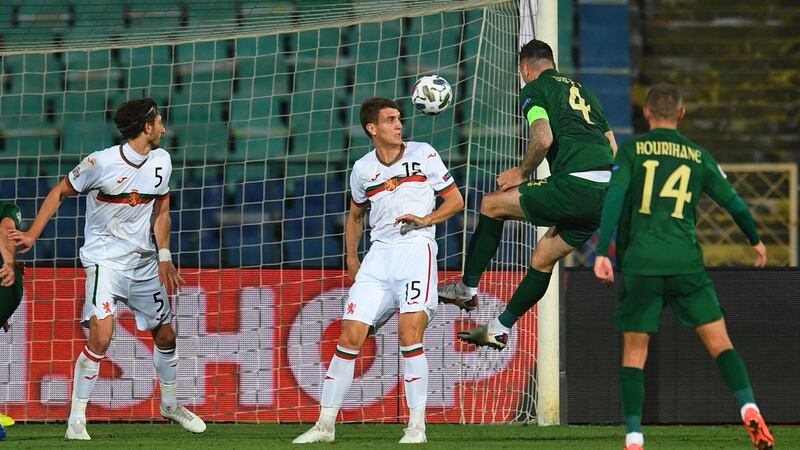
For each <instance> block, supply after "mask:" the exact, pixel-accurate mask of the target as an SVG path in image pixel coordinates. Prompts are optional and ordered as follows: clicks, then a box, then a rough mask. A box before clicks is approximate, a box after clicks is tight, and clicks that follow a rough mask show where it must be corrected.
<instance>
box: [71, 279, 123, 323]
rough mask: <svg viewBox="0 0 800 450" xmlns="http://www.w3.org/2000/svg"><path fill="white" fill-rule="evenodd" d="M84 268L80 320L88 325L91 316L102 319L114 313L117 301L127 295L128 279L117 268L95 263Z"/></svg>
mask: <svg viewBox="0 0 800 450" xmlns="http://www.w3.org/2000/svg"><path fill="white" fill-rule="evenodd" d="M85 269H86V290H85V292H86V297H85V299H84V303H83V317H82V320H81V322H82V323H83V325H84V326H87V327H88V326H89V320H90V319H91V318H92V317H96V318H97V319H98V320H103V319H105V318H106V317H108V316H113V315H115V314H116V312H117V301H118V300H122V299H124V298H125V297H126V296H127V295H128V288H129V281H130V280H129V278H127V277H126V276H125V274H124V273H123V272H121V271H119V270H115V269H112V268H109V267H105V266H100V265H97V264H94V265H91V266H88V267H86V268H85Z"/></svg>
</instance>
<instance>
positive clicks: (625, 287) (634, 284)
mask: <svg viewBox="0 0 800 450" xmlns="http://www.w3.org/2000/svg"><path fill="white" fill-rule="evenodd" d="M664 305H669V306H670V307H671V308H672V312H674V313H675V316H676V317H677V318H678V320H680V322H681V323H682V324H683V325H684V326H685V327H689V328H697V327H699V326H701V325H705V324H707V323H711V322H715V321H717V320H719V319H722V316H723V313H722V306H720V304H719V299H718V298H717V292H716V291H715V290H714V285H713V284H712V283H711V280H710V279H709V278H708V275H707V274H706V272H705V271H703V272H698V273H692V274H685V275H670V276H638V275H624V277H623V282H622V297H621V298H620V301H619V304H618V305H617V311H616V313H615V314H614V326H616V327H617V329H619V330H621V331H635V332H642V333H656V332H658V329H659V325H660V323H661V311H662V310H663V309H664Z"/></svg>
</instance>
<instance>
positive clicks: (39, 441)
mask: <svg viewBox="0 0 800 450" xmlns="http://www.w3.org/2000/svg"><path fill="white" fill-rule="evenodd" d="M64 427H65V425H64V424H17V425H15V426H13V427H10V428H9V429H8V430H7V432H8V438H7V440H6V442H5V443H3V444H0V446H5V447H8V448H30V449H42V448H64V447H72V448H79V447H80V448H84V447H87V448H88V447H95V448H103V449H112V448H119V449H128V448H160V449H166V450H172V449H193V450H205V449H209V448H231V449H234V448H235V449H248V448H253V449H256V448H258V449H262V448H287V447H290V443H291V441H292V439H294V438H295V436H297V435H298V434H300V433H302V432H303V431H305V430H306V429H307V428H308V425H295V424H287V425H276V424H262V425H250V424H248V425H234V424H210V425H209V426H208V430H206V432H205V433H204V434H203V435H192V434H190V433H187V432H185V431H183V429H181V428H180V427H179V426H178V425H173V424H89V432H90V433H91V435H92V440H91V441H90V442H68V441H65V440H64V429H65V428H64ZM402 430H403V426H402V425H372V424H370V425H350V424H345V425H339V426H338V427H337V429H336V432H337V441H336V443H335V444H334V445H335V446H336V447H337V448H394V447H396V445H397V440H398V439H399V438H400V436H401V435H402ZM644 433H645V440H646V442H645V443H646V445H647V447H646V448H647V449H648V450H660V449H681V450H684V449H726V450H727V449H751V448H753V446H752V445H751V444H750V440H749V439H748V438H747V433H746V432H745V430H744V428H743V427H741V426H733V425H729V426H650V427H644ZM773 433H774V435H775V439H776V441H777V444H778V447H779V448H798V447H800V427H792V426H778V427H774V428H773ZM623 441H624V432H623V429H622V427H618V426H557V427H537V426H524V425H486V426H480V425H429V426H428V447H432V448H454V449H455V448H457V449H491V450H494V449H499V448H514V449H520V448H525V449H528V448H540V449H562V448H566V449H615V450H619V449H620V448H622V447H623ZM793 443H794V444H793ZM9 444H10V445H9ZM781 444H783V445H781ZM322 447H326V446H322Z"/></svg>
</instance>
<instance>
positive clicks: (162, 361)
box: [150, 323, 206, 433]
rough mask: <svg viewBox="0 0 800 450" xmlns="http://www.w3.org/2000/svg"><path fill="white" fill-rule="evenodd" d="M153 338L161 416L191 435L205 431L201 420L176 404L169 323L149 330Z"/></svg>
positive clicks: (172, 332)
mask: <svg viewBox="0 0 800 450" xmlns="http://www.w3.org/2000/svg"><path fill="white" fill-rule="evenodd" d="M150 333H151V334H152V336H153V342H154V344H155V345H154V347H155V348H154V349H153V365H154V366H155V368H156V373H158V382H159V387H160V388H161V406H160V408H159V409H160V410H161V415H162V416H163V417H164V418H166V419H170V420H174V421H175V422H178V423H179V424H181V426H182V427H183V428H184V429H185V430H187V431H191V432H192V433H202V432H204V431H205V430H206V424H205V422H203V419H201V418H200V417H198V416H197V415H196V414H195V413H193V412H191V411H189V410H188V409H186V407H185V406H183V405H181V404H180V403H178V399H177V389H176V382H177V380H178V353H177V351H176V350H175V330H173V329H172V325H171V324H170V323H166V324H163V325H159V326H157V327H156V328H155V329H153V330H151V331H150Z"/></svg>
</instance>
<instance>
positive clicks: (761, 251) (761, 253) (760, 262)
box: [753, 242, 767, 267]
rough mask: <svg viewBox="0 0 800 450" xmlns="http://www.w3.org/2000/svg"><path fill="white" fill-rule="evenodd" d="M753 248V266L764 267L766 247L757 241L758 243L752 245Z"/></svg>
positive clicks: (765, 263)
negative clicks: (754, 255) (754, 256)
mask: <svg viewBox="0 0 800 450" xmlns="http://www.w3.org/2000/svg"><path fill="white" fill-rule="evenodd" d="M753 250H755V251H756V263H755V264H753V265H754V266H755V267H764V266H766V265H767V247H766V246H765V245H764V243H763V242H759V243H758V244H756V245H754V246H753Z"/></svg>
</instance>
